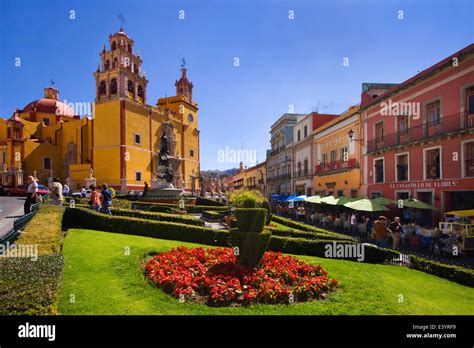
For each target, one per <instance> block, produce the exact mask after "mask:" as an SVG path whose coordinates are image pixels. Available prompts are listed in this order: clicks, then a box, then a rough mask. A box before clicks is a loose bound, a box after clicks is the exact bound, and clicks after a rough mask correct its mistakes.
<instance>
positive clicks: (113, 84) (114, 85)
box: [110, 79, 117, 94]
mask: <svg viewBox="0 0 474 348" xmlns="http://www.w3.org/2000/svg"><path fill="white" fill-rule="evenodd" d="M110 94H117V79H112V81H111V82H110Z"/></svg>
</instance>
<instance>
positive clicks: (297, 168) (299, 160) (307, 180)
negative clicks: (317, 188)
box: [291, 112, 338, 196]
mask: <svg viewBox="0 0 474 348" xmlns="http://www.w3.org/2000/svg"><path fill="white" fill-rule="evenodd" d="M337 116H338V115H331V114H319V113H317V112H312V113H310V114H308V115H306V116H305V117H303V118H301V119H300V120H299V121H298V122H297V123H296V124H295V126H294V127H293V144H292V150H293V153H292V158H293V174H292V191H291V192H292V193H293V194H295V195H297V196H299V195H307V196H312V195H313V192H314V186H313V175H314V172H313V168H314V151H313V148H314V146H313V133H314V130H315V129H317V128H318V127H320V126H322V125H324V124H325V123H327V122H329V121H331V120H333V119H334V118H336V117H337Z"/></svg>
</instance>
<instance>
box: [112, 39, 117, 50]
mask: <svg viewBox="0 0 474 348" xmlns="http://www.w3.org/2000/svg"><path fill="white" fill-rule="evenodd" d="M116 49H117V43H116V42H115V41H113V42H112V51H115V50H116Z"/></svg>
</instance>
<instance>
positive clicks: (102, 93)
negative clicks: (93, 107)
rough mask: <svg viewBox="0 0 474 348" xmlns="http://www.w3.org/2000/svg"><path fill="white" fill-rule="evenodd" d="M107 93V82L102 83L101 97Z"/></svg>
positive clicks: (100, 86) (100, 88) (100, 87)
mask: <svg viewBox="0 0 474 348" xmlns="http://www.w3.org/2000/svg"><path fill="white" fill-rule="evenodd" d="M106 93H107V87H106V85H105V81H101V82H100V85H99V95H105V94H106Z"/></svg>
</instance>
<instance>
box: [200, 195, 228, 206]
mask: <svg viewBox="0 0 474 348" xmlns="http://www.w3.org/2000/svg"><path fill="white" fill-rule="evenodd" d="M196 205H207V206H208V207H209V206H212V207H225V204H224V203H221V202H217V201H214V200H212V199H207V198H204V197H200V196H198V197H197V198H196Z"/></svg>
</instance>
